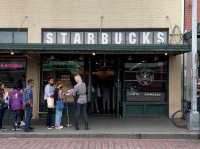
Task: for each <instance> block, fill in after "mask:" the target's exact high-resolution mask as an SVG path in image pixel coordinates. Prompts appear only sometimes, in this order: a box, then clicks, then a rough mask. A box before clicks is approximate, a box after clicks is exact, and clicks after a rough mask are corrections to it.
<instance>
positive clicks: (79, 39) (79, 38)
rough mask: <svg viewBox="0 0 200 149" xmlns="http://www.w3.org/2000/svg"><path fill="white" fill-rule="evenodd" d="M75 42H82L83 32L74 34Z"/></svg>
mask: <svg viewBox="0 0 200 149" xmlns="http://www.w3.org/2000/svg"><path fill="white" fill-rule="evenodd" d="M73 44H81V34H80V33H75V34H74V40H73Z"/></svg>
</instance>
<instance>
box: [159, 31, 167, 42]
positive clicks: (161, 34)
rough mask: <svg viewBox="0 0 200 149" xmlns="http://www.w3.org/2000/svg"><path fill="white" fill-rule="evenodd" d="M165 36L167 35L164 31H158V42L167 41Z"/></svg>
mask: <svg viewBox="0 0 200 149" xmlns="http://www.w3.org/2000/svg"><path fill="white" fill-rule="evenodd" d="M164 36H165V34H164V33H163V32H158V33H157V43H164V42H165V38H164Z"/></svg>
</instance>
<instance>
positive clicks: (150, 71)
mask: <svg viewBox="0 0 200 149" xmlns="http://www.w3.org/2000/svg"><path fill="white" fill-rule="evenodd" d="M167 88H168V56H165V55H164V56H163V55H148V56H147V55H142V56H141V55H137V56H136V55H133V56H130V57H129V58H128V60H127V61H125V63H124V89H125V90H124V94H125V97H126V101H127V102H163V103H164V102H167Z"/></svg>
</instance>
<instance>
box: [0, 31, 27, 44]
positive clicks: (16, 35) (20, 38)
mask: <svg viewBox="0 0 200 149" xmlns="http://www.w3.org/2000/svg"><path fill="white" fill-rule="evenodd" d="M27 42H28V32H27V30H24V29H23V30H15V29H12V30H1V29H0V43H27Z"/></svg>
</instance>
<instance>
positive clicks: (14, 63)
mask: <svg viewBox="0 0 200 149" xmlns="http://www.w3.org/2000/svg"><path fill="white" fill-rule="evenodd" d="M25 74H26V61H25V59H9V58H6V59H2V58H0V82H3V83H4V84H5V85H6V86H7V87H8V88H13V87H15V86H16V84H19V85H20V84H23V82H22V81H25V80H24V79H25Z"/></svg>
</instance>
